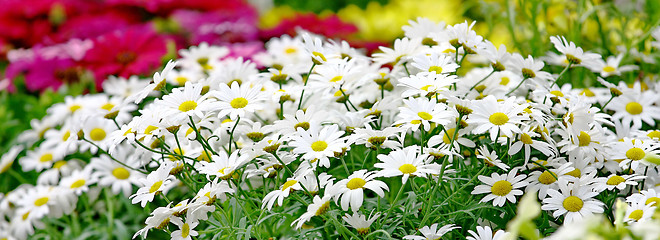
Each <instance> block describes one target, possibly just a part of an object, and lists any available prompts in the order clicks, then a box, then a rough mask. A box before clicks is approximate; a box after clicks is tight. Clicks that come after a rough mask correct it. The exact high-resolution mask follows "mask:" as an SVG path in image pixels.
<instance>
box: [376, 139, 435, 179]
mask: <svg viewBox="0 0 660 240" xmlns="http://www.w3.org/2000/svg"><path fill="white" fill-rule="evenodd" d="M378 159H379V160H380V161H381V162H378V163H376V164H374V167H377V168H381V169H382V170H380V171H378V175H380V176H383V177H395V176H403V179H402V180H403V184H405V183H406V181H407V180H408V178H409V177H411V176H416V177H427V175H432V174H437V173H438V170H439V169H440V166H439V165H438V164H435V163H429V161H428V160H429V155H428V154H420V153H419V150H418V147H413V146H410V147H406V148H403V149H397V150H394V151H392V152H390V153H389V154H387V155H384V154H381V155H378Z"/></svg>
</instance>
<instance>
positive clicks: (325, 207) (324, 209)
mask: <svg viewBox="0 0 660 240" xmlns="http://www.w3.org/2000/svg"><path fill="white" fill-rule="evenodd" d="M328 209H330V201H327V202H324V203H323V204H321V206H320V207H319V209H317V210H316V214H315V216H319V215H322V214H324V213H326V212H327V211H328Z"/></svg>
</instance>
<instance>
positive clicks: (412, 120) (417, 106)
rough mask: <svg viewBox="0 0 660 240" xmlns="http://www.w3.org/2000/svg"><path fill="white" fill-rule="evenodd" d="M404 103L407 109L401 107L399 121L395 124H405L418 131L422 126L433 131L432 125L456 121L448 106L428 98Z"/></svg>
mask: <svg viewBox="0 0 660 240" xmlns="http://www.w3.org/2000/svg"><path fill="white" fill-rule="evenodd" d="M403 102H404V103H405V104H406V107H399V110H400V112H399V114H398V115H397V117H398V118H399V120H397V121H396V122H395V124H405V125H406V126H408V127H409V128H411V129H413V131H416V130H417V129H418V128H419V127H420V126H423V127H424V130H426V131H429V130H431V123H436V124H440V125H447V124H449V123H450V122H451V120H450V119H454V116H453V112H451V111H448V110H447V105H445V104H441V103H437V102H436V101H435V99H434V100H428V99H426V98H408V99H404V100H403Z"/></svg>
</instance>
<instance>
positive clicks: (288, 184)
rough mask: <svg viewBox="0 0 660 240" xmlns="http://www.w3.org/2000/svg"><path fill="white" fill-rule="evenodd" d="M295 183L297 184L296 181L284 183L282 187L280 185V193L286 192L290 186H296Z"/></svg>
mask: <svg viewBox="0 0 660 240" xmlns="http://www.w3.org/2000/svg"><path fill="white" fill-rule="evenodd" d="M296 183H298V181H296V180H289V181H286V182H285V183H284V185H282V191H284V190H286V189H287V188H290V187H291V186H293V185H294V184H296Z"/></svg>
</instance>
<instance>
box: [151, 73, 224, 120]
mask: <svg viewBox="0 0 660 240" xmlns="http://www.w3.org/2000/svg"><path fill="white" fill-rule="evenodd" d="M202 88H203V86H202V85H200V84H193V83H186V84H185V86H184V87H183V89H182V88H175V89H173V90H172V93H170V94H167V95H165V96H163V99H162V100H156V101H155V102H154V104H155V105H156V106H158V107H160V108H162V111H163V117H164V118H168V119H169V121H170V122H171V123H178V124H182V123H184V122H187V120H188V117H192V116H194V117H197V118H204V115H205V114H206V113H207V112H208V111H209V110H211V109H213V108H214V107H213V105H214V104H213V101H212V100H210V99H207V98H206V95H202V94H201V92H202Z"/></svg>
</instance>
